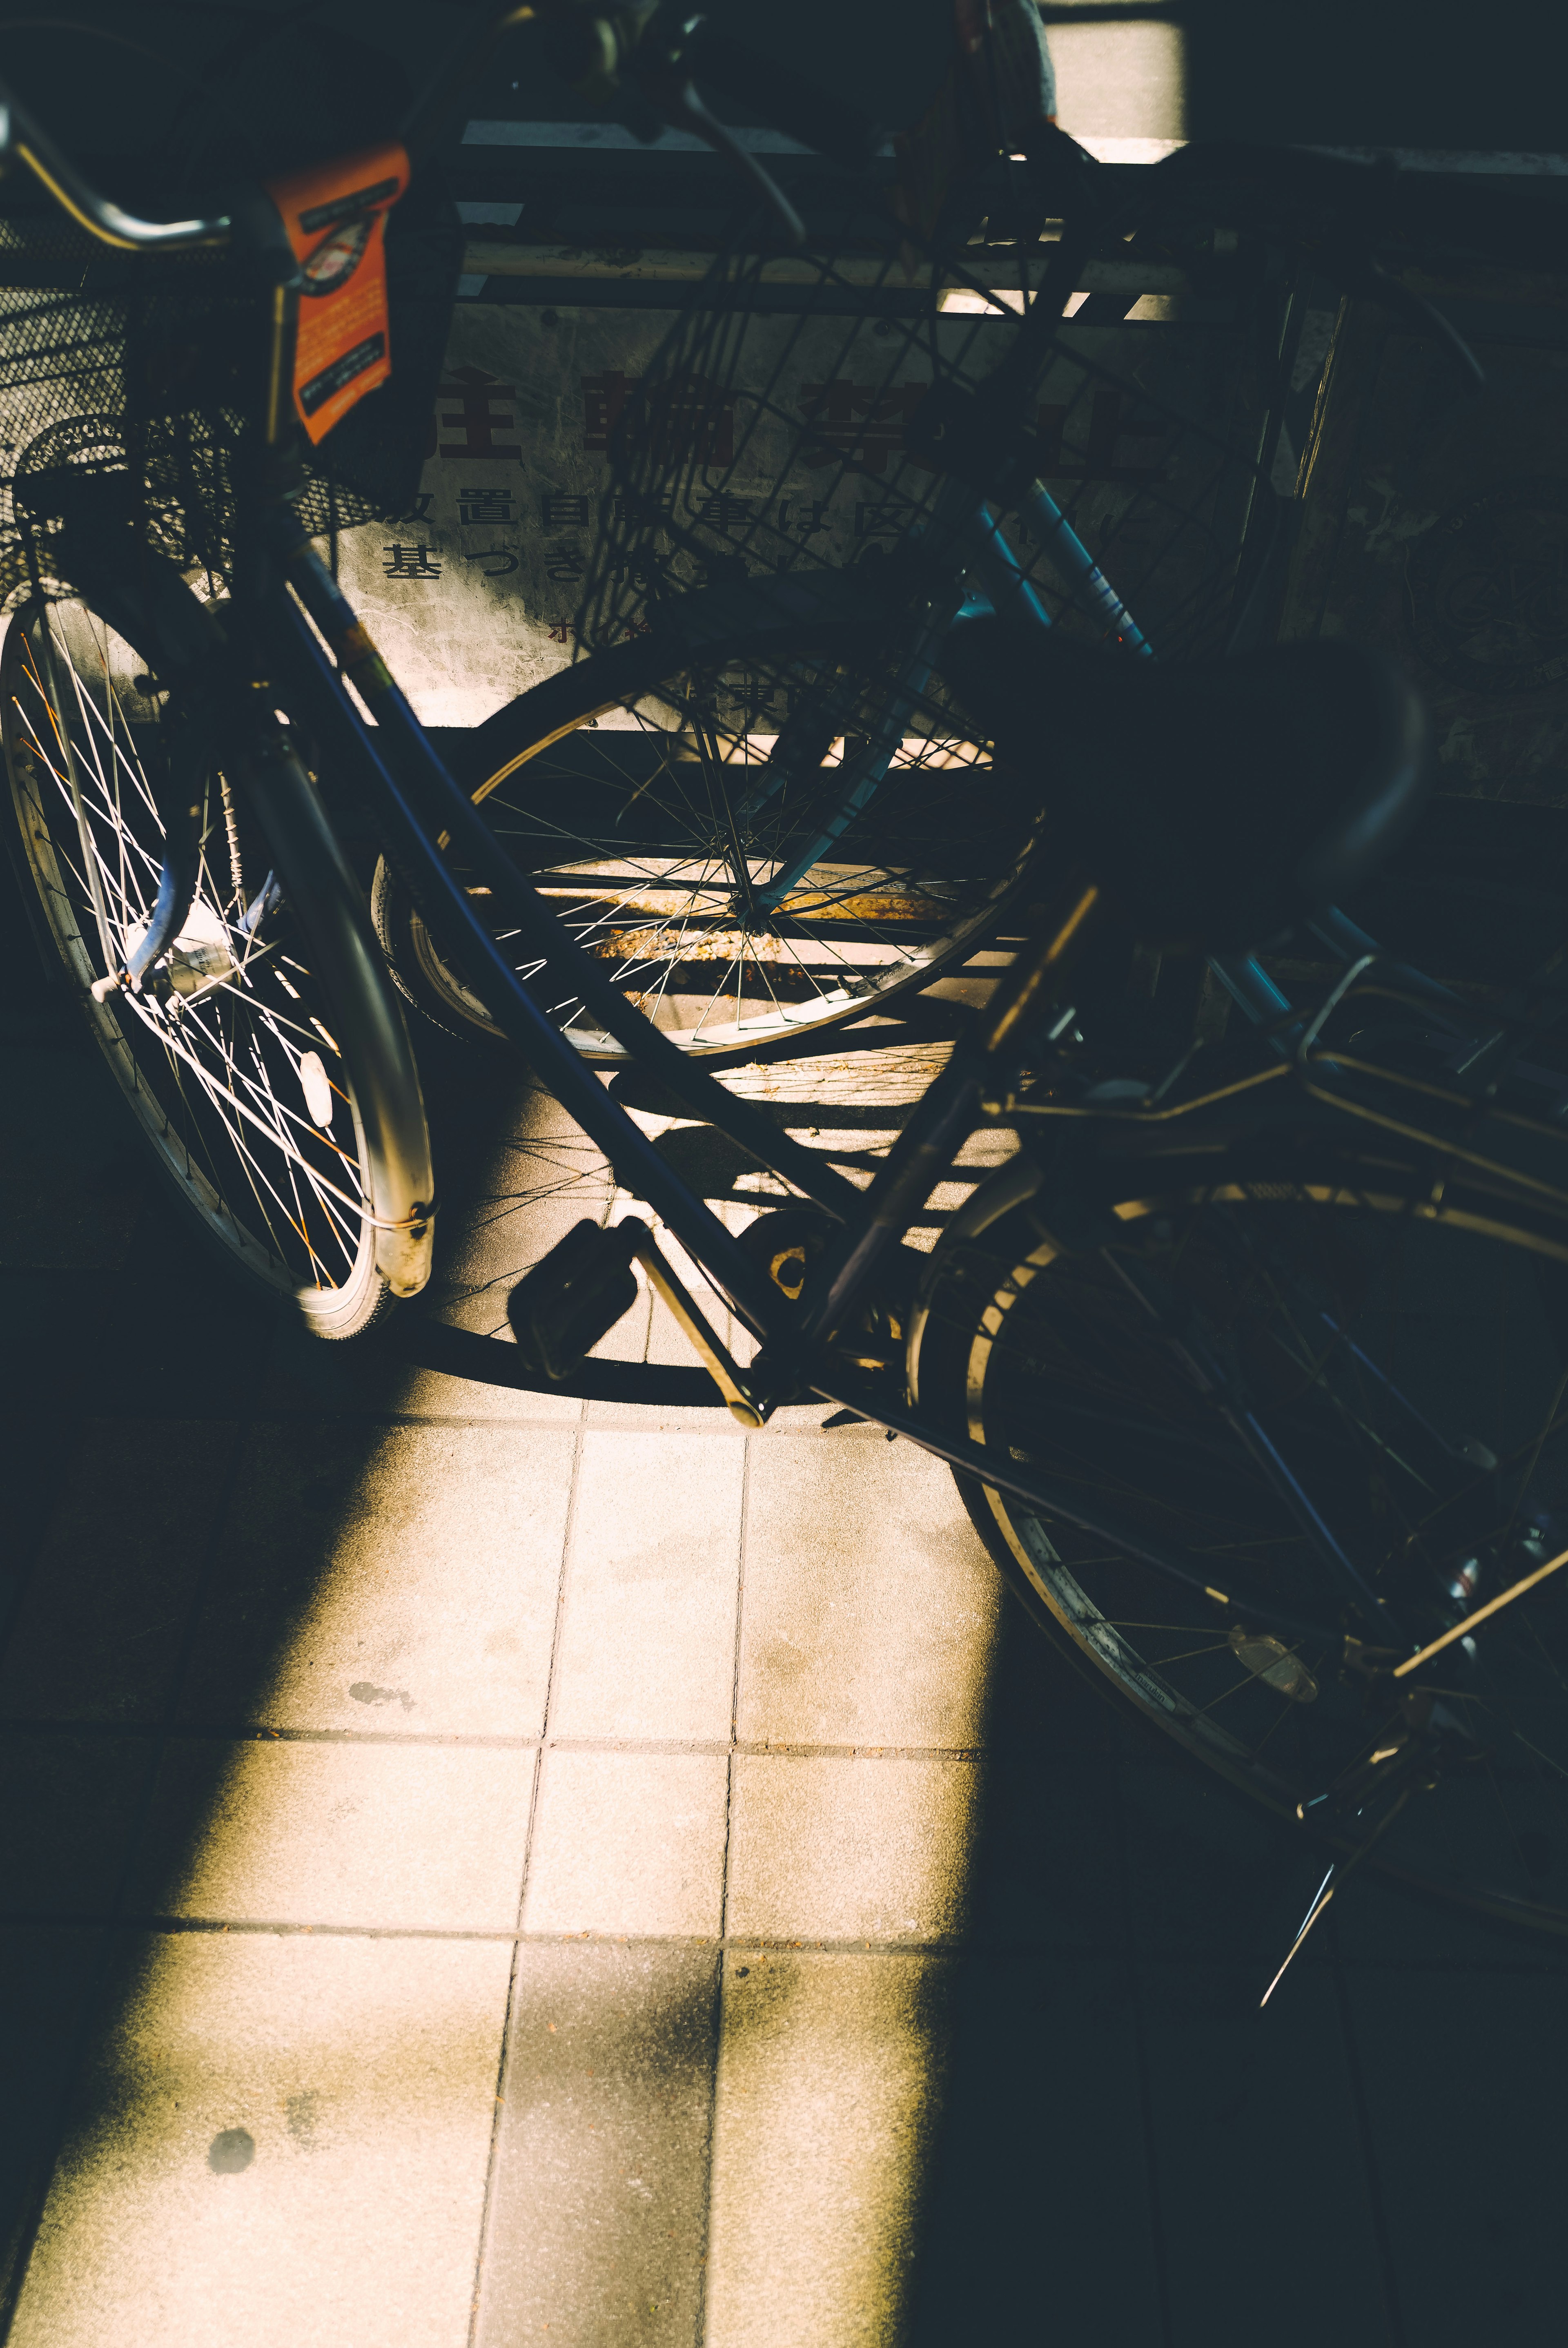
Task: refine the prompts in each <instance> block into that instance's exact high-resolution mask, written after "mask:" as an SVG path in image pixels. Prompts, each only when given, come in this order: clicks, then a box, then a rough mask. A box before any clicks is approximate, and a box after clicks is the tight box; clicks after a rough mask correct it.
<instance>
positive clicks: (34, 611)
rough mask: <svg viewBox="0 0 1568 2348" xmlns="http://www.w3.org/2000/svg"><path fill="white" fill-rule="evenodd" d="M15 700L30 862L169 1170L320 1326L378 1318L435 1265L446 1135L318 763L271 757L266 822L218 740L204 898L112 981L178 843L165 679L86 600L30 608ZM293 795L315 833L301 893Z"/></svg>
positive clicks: (29, 884)
mask: <svg viewBox="0 0 1568 2348" xmlns="http://www.w3.org/2000/svg"><path fill="white" fill-rule="evenodd" d="M0 700H3V704H4V721H3V730H4V747H5V765H6V771H7V775H8V778H9V781H10V788H11V798H12V807H13V811H14V814H15V822H16V838H17V841H18V843H19V848H20V856H19V859H18V861H19V864H20V866H21V871H22V877H23V881H24V886H25V887H26V888H27V890H28V891H29V892H30V896H31V900H32V901H33V903H34V905H35V906H36V911H37V915H38V926H39V927H40V928H41V929H42V931H43V932H44V934H45V942H46V950H47V952H48V953H50V955H51V956H52V957H53V958H54V960H55V961H56V964H57V966H58V968H59V970H60V972H61V973H62V975H63V977H64V980H65V983H66V985H67V988H68V989H69V991H70V993H71V994H72V995H73V996H74V998H75V999H76V1001H77V1004H78V1006H79V1008H80V1009H81V1011H82V1012H83V1014H85V1016H86V1018H87V1023H88V1025H89V1026H90V1028H91V1030H92V1033H93V1035H94V1037H95V1039H96V1040H97V1045H98V1046H99V1048H100V1050H101V1051H102V1053H103V1055H104V1058H105V1060H106V1062H107V1064H108V1067H109V1070H110V1072H111V1073H112V1075H113V1076H114V1078H115V1080H116V1083H117V1084H118V1087H119V1092H120V1096H121V1097H122V1098H123V1100H124V1101H125V1103H126V1106H127V1107H128V1110H129V1111H130V1114H131V1116H132V1117H133V1118H134V1119H135V1122H136V1124H137V1127H138V1129H139V1131H140V1133H141V1135H142V1138H143V1139H144V1140H145V1141H146V1142H147V1143H148V1144H149V1146H150V1148H151V1150H152V1152H153V1155H154V1158H155V1159H156V1160H157V1163H158V1166H159V1169H160V1171H161V1173H162V1175H163V1177H164V1179H166V1181H167V1182H168V1183H169V1185H170V1186H171V1188H172V1189H173V1192H174V1194H175V1195H176V1196H177V1197H178V1198H179V1200H180V1202H181V1204H182V1206H183V1208H184V1209H185V1210H186V1212H187V1214H188V1216H189V1217H190V1218H191V1219H192V1220H193V1221H194V1223H195V1224H196V1225H197V1226H198V1227H199V1228H200V1231H201V1233H202V1235H203V1237H204V1238H205V1239H206V1240H207V1241H209V1242H210V1243H212V1244H214V1245H216V1246H217V1247H218V1248H219V1249H220V1251H221V1252H222V1254H223V1256H224V1257H225V1259H226V1261H227V1262H228V1263H229V1264H230V1266H231V1268H232V1269H234V1270H235V1271H237V1272H240V1273H241V1274H242V1275H243V1276H244V1277H245V1278H246V1279H247V1280H248V1281H250V1282H251V1283H253V1284H256V1285H259V1286H260V1287H261V1288H262V1289H264V1290H266V1291H268V1292H271V1293H272V1294H274V1295H276V1294H282V1295H283V1296H286V1297H288V1298H290V1299H292V1302H293V1303H294V1304H295V1305H296V1306H297V1308H298V1309H299V1311H300V1313H302V1316H303V1318H304V1321H305V1323H306V1324H307V1325H308V1326H309V1328H311V1329H312V1330H313V1332H314V1333H315V1334H317V1335H319V1336H323V1337H332V1338H343V1337H352V1336H355V1335H357V1334H360V1333H361V1332H362V1331H364V1330H365V1329H367V1328H368V1327H369V1326H370V1325H371V1323H373V1322H374V1321H376V1320H377V1319H379V1318H380V1317H381V1315H382V1314H383V1313H384V1312H385V1310H386V1309H387V1307H388V1306H389V1305H390V1303H392V1301H393V1299H394V1298H395V1296H396V1295H398V1294H406V1293H410V1292H413V1291H414V1290H415V1289H416V1288H418V1287H419V1286H421V1285H422V1284H423V1282H424V1279H425V1276H426V1274H427V1270H428V1263H429V1253H430V1228H429V1218H430V1211H431V1179H430V1165H429V1145H428V1138H427V1136H426V1133H425V1118H424V1110H423V1107H422V1105H421V1102H420V1096H419V1086H418V1079H417V1076H416V1075H415V1069H414V1065H413V1061H412V1058H411V1056H409V1053H408V1046H407V1040H406V1036H405V1035H404V1033H403V1023H402V1019H401V1016H400V1014H399V1010H398V1006H397V1001H396V997H395V994H393V993H392V991H391V988H390V985H389V984H388V983H387V981H386V979H385V975H384V972H381V971H380V970H379V964H378V957H377V956H376V952H375V946H374V938H373V937H371V935H370V934H369V926H368V923H367V922H366V921H365V916H364V907H363V901H359V900H357V896H356V891H354V883H353V881H352V880H351V879H350V877H349V875H348V873H347V871H346V870H345V869H344V868H343V864H342V860H341V858H340V857H338V855H337V853H336V850H335V847H334V845H333V841H332V839H331V835H330V833H328V832H327V831H326V829H325V826H324V822H323V821H322V819H320V816H319V810H316V809H315V808H314V802H313V788H312V786H311V784H310V783H309V781H308V779H307V778H306V777H305V775H304V773H303V771H302V768H300V767H298V764H297V762H296V761H293V760H292V759H282V760H279V761H275V762H273V764H274V767H275V768H276V771H275V772H274V773H273V774H272V776H271V778H270V785H269V788H270V790H271V792H272V804H271V808H270V810H269V824H267V825H264V824H263V823H262V821H261V819H260V818H259V816H258V814H257V812H256V810H255V808H253V807H252V806H251V804H249V802H248V799H247V797H246V795H245V793H244V791H243V788H242V786H241V784H240V782H239V779H238V778H237V777H231V776H230V775H228V774H227V773H225V772H224V771H222V770H220V768H219V767H218V766H217V764H216V762H215V761H214V763H213V765H212V767H211V768H210V771H207V772H201V773H200V774H199V775H198V776H197V778H195V780H194V781H193V783H192V785H191V788H192V789H193V791H194V793H195V794H196V805H197V815H196V821H197V829H198V838H199V843H200V845H199V849H198V851H197V880H196V887H195V892H194V895H193V898H192V901H191V903H190V908H189V911H187V912H186V913H185V914H184V916H183V919H182V921H181V922H180V926H179V933H178V935H177V936H175V937H174V938H173V939H172V940H171V942H170V943H169V949H168V951H167V952H166V953H164V954H163V955H161V956H160V957H159V959H158V961H157V962H156V963H155V964H154V966H153V968H152V969H151V970H149V972H148V973H146V974H145V976H144V977H143V979H142V982H141V983H140V984H139V986H138V987H136V988H135V989H129V988H125V987H115V986H114V985H113V984H112V983H108V984H106V982H112V981H113V979H114V977H115V975H116V973H118V972H120V971H122V970H123V969H125V968H126V967H127V966H128V963H129V961H130V958H131V956H132V955H133V954H134V953H135V952H136V949H137V947H138V944H139V943H140V942H141V941H142V940H143V939H144V938H146V937H147V936H148V934H149V925H150V923H151V922H152V921H153V918H154V909H155V905H156V901H157V898H158V891H159V874H160V870H161V868H162V866H163V863H164V852H165V841H166V829H165V821H164V817H163V814H162V813H161V812H160V809H161V808H164V807H166V806H167V805H168V788H169V779H170V767H169V758H170V747H169V739H168V736H167V729H166V726H165V721H164V709H165V703H166V695H165V693H164V690H163V688H162V687H161V685H160V684H159V679H158V678H157V677H156V676H155V675H150V674H149V672H148V669H147V665H146V664H145V662H144V660H143V658H142V656H141V654H139V653H138V651H137V650H136V649H135V648H134V647H133V646H132V645H130V644H128V643H127V642H126V641H125V639H124V638H123V637H121V636H119V635H118V634H117V633H116V632H115V630H114V629H113V628H111V627H110V626H109V625H108V623H107V622H105V621H104V620H102V619H101V618H99V617H98V616H97V614H96V613H94V612H93V611H92V610H90V609H89V607H88V606H87V604H86V603H84V602H77V601H74V600H73V601H65V602H54V603H46V602H31V603H28V604H27V605H26V606H25V607H24V608H23V609H22V610H21V611H20V612H18V613H16V614H15V617H14V618H13V619H12V621H11V623H10V625H9V627H8V629H7V631H6V634H5V644H4V647H3V649H0ZM291 793H292V798H291V796H290V795H291ZM296 801H297V803H298V804H297V805H296V804H294V802H296ZM291 808H292V813H290V812H288V810H289V809H291ZM281 816H282V817H286V820H287V821H288V822H289V823H290V824H291V825H292V829H294V830H295V831H296V832H297V831H298V830H299V829H300V827H301V825H302V824H303V825H304V826H305V827H306V828H307V829H310V830H311V834H312V836H310V837H309V838H307V839H304V840H303V841H302V843H301V842H299V841H296V843H295V846H296V850H297V851H299V852H297V854H296V858H295V861H296V862H297V863H298V864H299V865H300V867H301V869H302V870H304V869H305V868H307V867H308V870H309V874H310V879H309V883H308V886H302V887H301V888H299V889H298V890H297V891H294V892H293V893H291V891H290V890H289V889H288V888H287V887H285V886H284V884H283V879H282V874H283V868H284V865H285V863H286V862H287V861H288V857H287V854H286V843H284V842H283V841H282V840H281V839H279V838H278V837H276V836H275V834H276V832H277V829H278V826H279V820H280V817H281ZM318 833H319V837H318V836H315V835H316V834H318Z"/></svg>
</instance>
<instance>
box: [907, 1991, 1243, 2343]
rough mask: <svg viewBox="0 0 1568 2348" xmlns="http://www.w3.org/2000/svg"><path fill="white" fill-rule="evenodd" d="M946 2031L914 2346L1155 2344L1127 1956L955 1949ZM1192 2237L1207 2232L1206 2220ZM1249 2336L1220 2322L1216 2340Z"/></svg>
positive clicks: (1150, 2231)
mask: <svg viewBox="0 0 1568 2348" xmlns="http://www.w3.org/2000/svg"><path fill="white" fill-rule="evenodd" d="M945 2041H946V2043H945V2050H944V2051H945V2063H944V2064H943V2065H942V2077H943V2084H942V2090H941V2115H940V2121H939V2126H938V2130H937V2140H936V2144H935V2147H934V2148H933V2151H932V2156H931V2159H930V2162H929V2166H928V2168H927V2175H926V2178H925V2180H924V2191H923V2197H922V2198H923V2223H922V2226H921V2230H920V2238H919V2252H918V2257H917V2263H916V2267H915V2272H914V2277H913V2281H912V2286H911V2292H910V2299H911V2304H910V2309H909V2317H908V2338H909V2341H910V2343H911V2348H953V2343H957V2342H959V2341H963V2342H965V2343H968V2342H969V2341H976V2342H980V2341H984V2342H987V2343H990V2342H1001V2341H1008V2342H1012V2341H1017V2342H1020V2343H1023V2342H1025V2341H1028V2342H1030V2343H1033V2342H1036V2341H1038V2342H1040V2343H1059V2342H1060V2343H1062V2348H1158V2343H1162V2342H1163V2339H1164V2337H1165V2333H1164V2327H1163V2322H1162V2306H1161V2283H1160V2260H1159V2256H1158V2251H1157V2247H1156V2240H1155V2228H1154V2218H1153V2206H1152V2202H1151V2198H1150V2174H1149V2156H1148V2147H1147V2144H1146V2142H1145V2138H1144V2132H1143V2099H1142V2096H1141V2092H1140V2070H1139V2060H1138V2035H1137V2028H1136V2021H1135V2010H1134V2003H1133V1993H1132V1981H1131V1979H1130V1976H1129V1974H1128V1972H1127V1969H1126V1968H1125V1966H1123V1965H1122V1964H1120V1963H1116V1962H1105V1961H1103V1960H1096V1961H1094V1962H1085V1961H1084V1960H1082V1959H1081V1958H1073V1957H1050V1958H1041V1957H1039V1956H1027V1957H1020V1956H1008V1957H996V1956H990V1955H986V1956H980V1955H970V1956H968V1957H965V1958H963V1959H961V1960H959V1961H958V1962H957V1963H956V1965H955V1968H954V1981H953V1988H952V2004H951V2022H950V2025H949V2029H948V2032H947V2033H946V2034H945ZM1209 2182H1210V2184H1211V2185H1212V2186H1214V2188H1215V2189H1216V2190H1219V2191H1222V2192H1223V2190H1224V2189H1225V2187H1224V2186H1223V2185H1222V2183H1221V2180H1220V2179H1219V2178H1216V2177H1214V2176H1212V2175H1211V2177H1210V2178H1209ZM1223 2223H1224V2221H1223V2218H1222V2219H1221V2220H1220V2225H1221V2227H1222V2229H1223ZM1202 2239H1203V2240H1204V2241H1205V2242H1207V2243H1210V2244H1213V2243H1214V2240H1215V2225H1214V2221H1213V2220H1212V2219H1210V2220H1209V2221H1208V2222H1206V2223H1205V2225H1204V2231H1203V2236H1202ZM1221 2254H1223V2253H1221ZM1263 2336H1264V2337H1268V2336H1269V2334H1268V2333H1267V2331H1266V2330H1265V2333H1264V2334H1263ZM1257 2337H1258V2334H1257V2333H1255V2331H1249V2332H1247V2333H1243V2334H1242V2335H1241V2338H1240V2339H1239V2340H1233V2339H1232V2337H1231V2336H1230V2335H1228V2334H1222V2333H1217V2332H1216V2333H1215V2334H1214V2340H1213V2343H1212V2348H1245V2343H1248V2342H1250V2341H1252V2340H1255V2339H1256V2338H1257Z"/></svg>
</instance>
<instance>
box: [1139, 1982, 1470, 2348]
mask: <svg viewBox="0 0 1568 2348" xmlns="http://www.w3.org/2000/svg"><path fill="white" fill-rule="evenodd" d="M1281 1953H1282V1954H1283V1951H1282V1952H1281ZM1264 1987H1266V1979H1265V1981H1264V1982H1263V1983H1261V1984H1260V1982H1259V1981H1258V1979H1257V1976H1256V1974H1255V1972H1253V1971H1252V1970H1251V1969H1250V1968H1248V1969H1245V1970H1244V1969H1242V1968H1239V1967H1235V1966H1232V1965H1225V1964H1221V1963H1217V1962H1213V1961H1210V1962H1205V1963H1204V1964H1203V1965H1201V1966H1199V1965H1161V1966H1153V1967H1151V1966H1145V1967H1144V1968H1143V1991H1142V1994H1143V2029H1144V2038H1145V2044H1146V2046H1147V2050H1148V2052H1147V2061H1148V2073H1149V2125H1150V2131H1151V2137H1152V2141H1153V2153H1154V2169H1155V2175H1156V2177H1157V2179H1158V2186H1159V2196H1160V2219H1161V2230H1162V2234H1163V2241H1164V2252H1165V2261H1166V2269H1167V2273H1168V2276H1169V2289H1170V2307H1171V2338H1172V2342H1173V2348H1209V2343H1214V2342H1216V2341H1233V2340H1234V2341H1238V2342H1239V2341H1243V2340H1245V2339H1247V2338H1249V2337H1252V2336H1255V2324H1256V2321H1257V2309H1258V2307H1259V2306H1260V2304H1261V2303H1262V2302H1264V2301H1265V2300H1268V2301H1269V2302H1270V2312H1269V2319H1268V2337H1269V2340H1270V2341H1271V2342H1277V2343H1279V2348H1317V2343H1319V2342H1321V2341H1324V2340H1337V2341H1344V2342H1346V2343H1353V2348H1398V2335H1397V2334H1394V2333H1390V2332H1389V2327H1388V2322H1387V2316H1386V2313H1385V2310H1384V2306H1383V2295H1382V2270H1381V2266H1380V2263H1379V2258H1378V2241H1377V2231H1376V2223H1375V2219H1374V2217H1373V2213H1372V2206H1371V2203H1372V2194H1371V2179H1370V2178H1369V2175H1368V2162H1367V2150H1366V2147H1365V2146H1364V2145H1363V2143H1362V2141H1361V2138H1360V2135H1359V2131H1358V2125H1357V2118H1356V2108H1355V2102H1354V2097H1353V2093H1352V2086H1351V2079H1350V2074H1349V2071H1348V2066H1347V2063H1346V2056H1345V2047H1344V2043H1343V2040H1342V2037H1341V2034H1340V2028H1339V2010H1338V2003H1337V1998H1336V1995H1335V1990H1334V1981H1333V1975H1332V1972H1331V1971H1330V1969H1329V1968H1328V1967H1327V1966H1326V1965H1324V1964H1321V1963H1318V1964H1308V1963H1307V1962H1306V1961H1305V1952H1304V1954H1303V1956H1302V1957H1301V1958H1298V1959H1297V1960H1296V1964H1295V1965H1294V1966H1293V1967H1292V1968H1291V1971H1290V1972H1289V1973H1287V1974H1286V1979H1285V1981H1284V1982H1282V1983H1281V1984H1280V1987H1279V1989H1278V1991H1276V1995H1275V1999H1274V2001H1272V2002H1271V2003H1270V2004H1269V2005H1268V2006H1267V2007H1266V2009H1265V2010H1264V2011H1263V2012H1262V2013H1260V2012H1259V2011H1258V1999H1259V1997H1260V1996H1261V1994H1262V1990H1263V1988H1264ZM1287 1993H1288V1995H1287ZM1219 2178H1223V2179H1224V2180H1225V2181H1224V2188H1223V2194H1224V2236H1223V2253H1222V2250H1221V2245H1220V2241H1219V2240H1217V2239H1216V2232H1215V2227H1214V2215H1215V2200H1214V2187H1215V2181H1216V2179H1219ZM1308 2212H1310V2221H1309V2222H1304V2221H1305V2220H1307V2213H1308ZM1287 2273H1288V2275H1289V2278H1290V2288H1289V2290H1288V2291H1282V2290H1281V2289H1280V2284H1281V2281H1282V2278H1283V2277H1284V2276H1285V2275H1286V2274H1287ZM1275 2302H1277V2304H1276V2303H1275ZM1417 2336H1418V2337H1419V2334H1418V2335H1417ZM1432 2336H1433V2337H1434V2338H1436V2337H1441V2336H1442V2335H1441V2333H1435V2334H1433V2335H1432Z"/></svg>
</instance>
